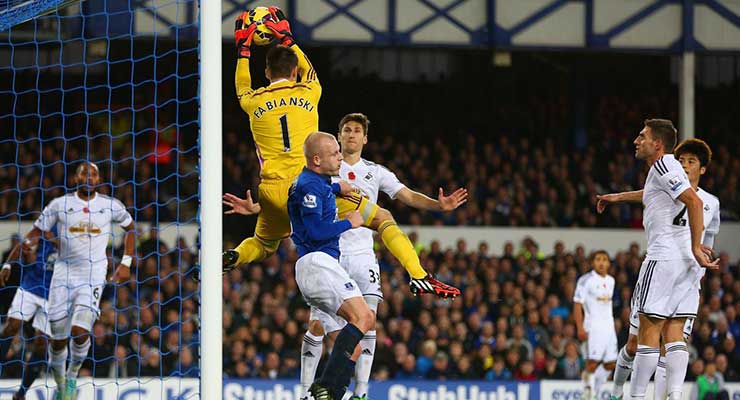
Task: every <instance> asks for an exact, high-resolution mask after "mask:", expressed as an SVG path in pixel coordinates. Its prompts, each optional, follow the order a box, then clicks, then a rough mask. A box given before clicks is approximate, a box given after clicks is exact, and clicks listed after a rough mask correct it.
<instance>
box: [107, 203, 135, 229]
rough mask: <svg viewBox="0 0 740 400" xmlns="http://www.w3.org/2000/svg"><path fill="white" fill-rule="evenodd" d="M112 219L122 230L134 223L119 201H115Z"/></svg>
mask: <svg viewBox="0 0 740 400" xmlns="http://www.w3.org/2000/svg"><path fill="white" fill-rule="evenodd" d="M111 219H112V220H113V222H117V223H118V225H119V226H120V227H121V228H125V227H127V226H129V225H131V223H132V222H134V219H133V218H132V217H131V214H129V212H128V211H126V206H124V205H123V203H121V201H120V200H118V199H113V212H112V213H111Z"/></svg>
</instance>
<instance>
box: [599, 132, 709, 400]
mask: <svg viewBox="0 0 740 400" xmlns="http://www.w3.org/2000/svg"><path fill="white" fill-rule="evenodd" d="M666 122H667V124H666ZM649 123H650V124H653V125H654V128H651V127H650V125H649ZM656 131H657V133H656ZM670 132H675V129H674V128H673V126H672V124H670V121H665V120H648V121H646V128H645V129H643V131H642V132H641V133H640V136H639V137H638V139H636V140H635V144H636V145H637V155H638V158H645V159H648V160H649V161H652V163H651V168H650V172H649V173H648V179H647V181H646V184H645V189H644V190H643V191H637V192H628V193H619V194H612V195H605V196H600V197H599V204H598V208H599V212H601V211H603V208H604V205H605V204H606V203H608V202H617V201H630V200H632V201H634V200H635V199H634V197H635V196H637V195H639V194H642V199H643V202H644V203H645V205H646V212H645V217H644V218H645V222H644V225H645V228H646V230H647V231H648V254H647V256H646V259H645V262H644V263H643V267H642V268H641V270H640V277H639V278H638V284H637V287H636V288H635V292H634V294H633V298H632V303H633V304H632V308H633V313H632V316H633V317H635V316H636V317H637V318H639V319H635V318H631V319H632V321H631V327H630V330H631V335H630V340H629V341H628V343H627V346H625V348H623V349H622V350H621V351H620V355H619V358H618V362H617V366H618V368H617V372H616V373H615V377H614V381H615V389H614V393H613V398H617V399H619V398H621V397H622V386H623V384H624V381H625V380H626V379H627V376H628V375H629V373H630V370H631V364H632V361H633V357H634V354H638V357H637V359H636V360H639V361H641V366H644V367H645V368H644V369H642V368H641V369H640V371H639V373H638V368H637V364H636V365H635V375H634V376H633V386H632V393H633V396H634V395H636V396H637V398H642V397H644V395H645V394H644V393H645V387H646V386H647V383H648V381H649V380H650V375H652V373H653V370H654V369H655V368H656V366H657V364H658V360H657V358H658V355H659V353H660V350H659V349H657V343H658V341H659V339H660V335H661V330H663V324H664V323H665V320H668V323H667V327H666V329H665V330H663V332H664V334H663V338H662V339H663V341H664V343H665V349H666V356H665V361H664V362H663V365H664V366H665V367H666V369H667V370H668V372H669V373H668V377H667V381H666V383H665V385H663V386H662V387H661V386H660V385H656V391H657V392H658V396H659V397H660V396H662V397H665V394H662V393H664V392H668V395H669V396H670V398H671V399H674V398H680V396H681V386H682V384H683V379H684V377H685V373H686V367H687V365H688V352H687V347H686V344H685V342H684V336H685V335H686V333H685V331H688V332H689V333H690V328H691V326H692V322H691V319H693V318H694V317H695V316H696V311H697V308H698V302H699V279H700V278H701V276H702V275H703V273H704V271H703V268H702V267H708V268H717V266H718V260H714V261H710V257H711V254H712V250H711V245H712V244H713V242H714V235H716V233H717V232H718V231H719V214H718V210H719V202H718V201H716V198H715V199H712V198H711V197H713V196H711V197H709V198H708V199H709V200H710V201H708V202H706V201H705V200H703V199H702V198H701V197H700V193H701V192H698V190H699V189H698V183H699V177H700V176H701V174H703V173H704V171H705V170H706V169H705V166H706V164H707V163H708V162H709V160H710V158H711V150H710V149H709V146H707V145H706V143H704V142H703V141H701V140H698V139H691V140H687V141H686V142H684V143H682V144H681V145H680V146H679V147H678V148H677V149H676V156H677V157H679V158H682V160H681V161H680V162H679V160H677V159H676V158H675V157H674V156H673V155H672V154H665V153H664V151H663V146H664V145H663V143H668V144H669V145H670V147H672V143H673V142H671V135H670ZM666 137H667V138H666ZM673 138H675V133H673ZM673 140H675V139H673ZM656 141H658V146H656V144H655V142H656ZM651 150H652V152H651ZM699 160H701V161H699ZM697 161H699V162H697ZM678 167H681V169H680V170H679V168H678ZM687 173H688V174H689V175H687ZM689 177H691V178H689ZM648 208H649V209H650V210H649V212H648V210H647V209H648ZM714 210H716V212H715V211H714ZM707 218H709V220H708V221H706V220H705V219H707ZM638 315H639V316H638ZM686 319H689V321H687V320H686ZM646 321H647V324H648V326H647V327H646V326H645V323H646ZM635 333H637V338H636V337H635V335H634V334H635ZM635 339H637V340H635ZM635 342H638V343H639V345H635V344H636V343H635ZM631 344H632V345H631ZM630 347H632V348H630ZM635 347H636V349H635ZM653 362H655V364H654V363H653ZM658 373H660V371H658ZM663 388H665V389H663Z"/></svg>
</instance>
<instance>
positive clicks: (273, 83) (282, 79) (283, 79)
mask: <svg viewBox="0 0 740 400" xmlns="http://www.w3.org/2000/svg"><path fill="white" fill-rule="evenodd" d="M287 81H288V80H287V79H285V78H281V79H278V80H276V81H275V82H271V83H270V85H269V86H272V85H277V84H278V83H280V82H287Z"/></svg>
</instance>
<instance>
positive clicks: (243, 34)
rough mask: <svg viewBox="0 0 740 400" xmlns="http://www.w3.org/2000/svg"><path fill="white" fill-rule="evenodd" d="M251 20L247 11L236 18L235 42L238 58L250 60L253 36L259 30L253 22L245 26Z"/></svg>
mask: <svg viewBox="0 0 740 400" xmlns="http://www.w3.org/2000/svg"><path fill="white" fill-rule="evenodd" d="M248 20H249V12H248V11H245V12H243V13H241V14H240V15H239V17H237V18H236V22H235V24H234V41H235V42H236V57H237V58H249V56H250V55H251V52H250V49H249V46H250V45H251V44H252V36H253V35H254V31H256V30H257V25H256V24H255V23H254V22H252V23H251V24H249V25H247V26H245V25H244V23H245V21H248Z"/></svg>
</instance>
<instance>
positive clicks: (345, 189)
mask: <svg viewBox="0 0 740 400" xmlns="http://www.w3.org/2000/svg"><path fill="white" fill-rule="evenodd" d="M338 183H339V194H340V195H342V196H352V195H353V194H355V193H356V194H360V189H358V188H356V187H354V186H352V184H351V183H349V182H347V181H343V180H340V181H339V182H338Z"/></svg>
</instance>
